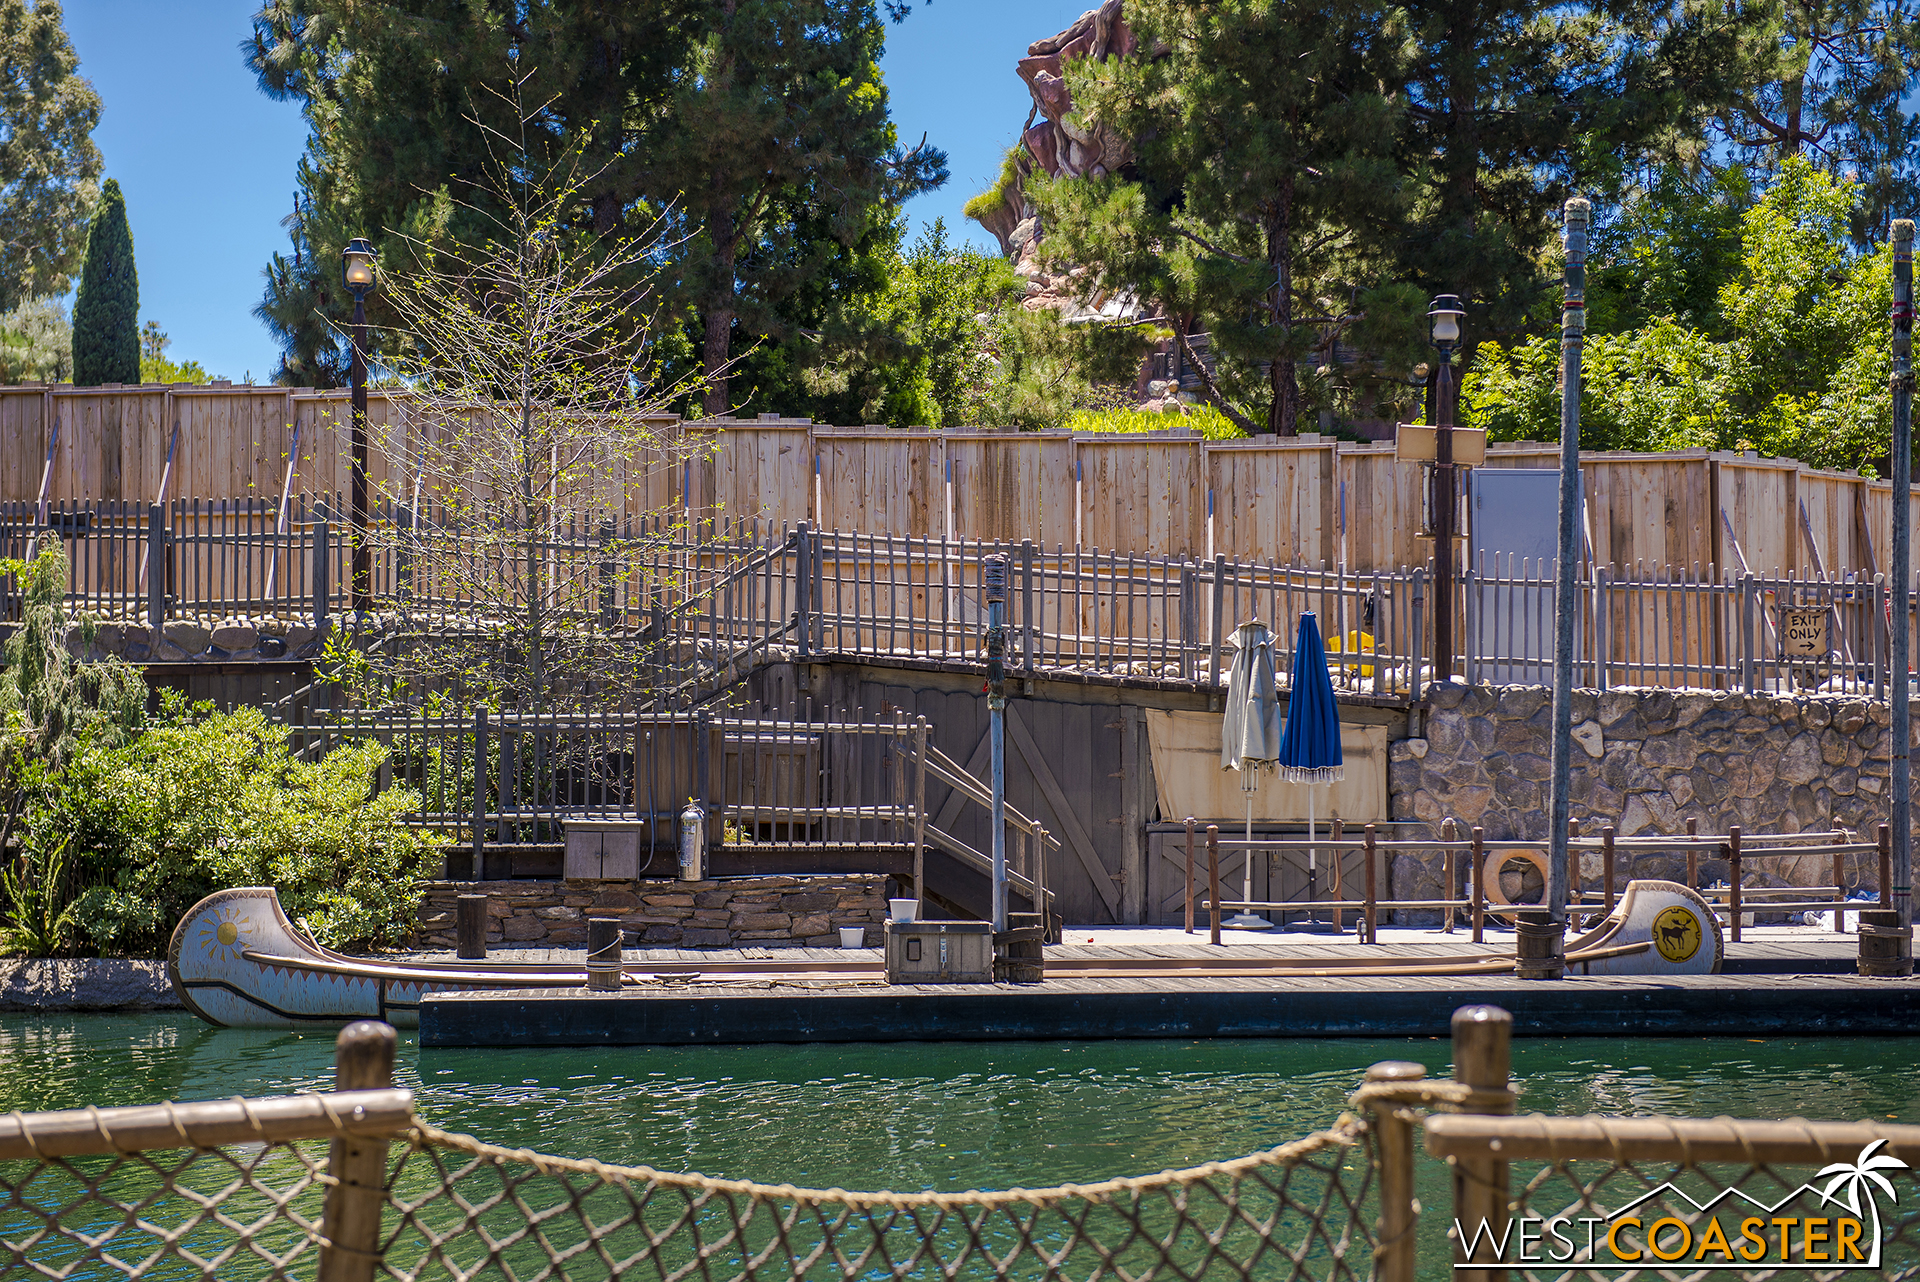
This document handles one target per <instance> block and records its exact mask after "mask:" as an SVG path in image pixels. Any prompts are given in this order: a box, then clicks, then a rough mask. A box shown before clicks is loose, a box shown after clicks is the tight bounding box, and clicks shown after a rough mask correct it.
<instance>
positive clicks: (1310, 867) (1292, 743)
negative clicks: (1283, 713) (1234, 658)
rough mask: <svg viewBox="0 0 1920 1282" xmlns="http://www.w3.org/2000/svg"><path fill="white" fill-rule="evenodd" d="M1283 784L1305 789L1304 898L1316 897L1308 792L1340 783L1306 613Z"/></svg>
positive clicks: (1325, 681) (1283, 752)
mask: <svg viewBox="0 0 1920 1282" xmlns="http://www.w3.org/2000/svg"><path fill="white" fill-rule="evenodd" d="M1276 760H1277V762H1278V765H1279V768H1280V773H1281V776H1282V777H1283V778H1285V779H1286V781H1287V782H1288V783H1303V784H1306V785H1308V787H1307V843H1308V846H1307V898H1308V899H1309V900H1311V899H1312V898H1313V897H1314V895H1315V894H1316V893H1317V891H1318V883H1319V873H1320V867H1319V857H1318V856H1319V852H1318V851H1316V850H1314V849H1313V845H1312V843H1313V794H1314V789H1315V788H1318V787H1322V786H1330V785H1332V784H1334V783H1336V782H1338V781H1339V780H1341V779H1344V778H1346V775H1347V770H1346V766H1345V765H1344V764H1343V761H1342V758H1341V755H1340V707H1339V705H1338V704H1337V703H1336V702H1334V698H1333V681H1332V679H1331V678H1329V677H1328V676H1327V652H1326V648H1325V647H1324V646H1322V645H1321V643H1320V622H1319V620H1317V619H1316V618H1314V616H1313V612H1312V611H1311V610H1309V611H1307V612H1305V613H1303V614H1302V615H1301V616H1300V635H1299V636H1298V637H1296V638H1295V640H1294V643H1293V688H1292V689H1291V690H1290V691H1288V694H1287V728H1286V731H1285V733H1283V734H1282V735H1281V736H1280V751H1279V753H1278V755H1277V758H1276Z"/></svg>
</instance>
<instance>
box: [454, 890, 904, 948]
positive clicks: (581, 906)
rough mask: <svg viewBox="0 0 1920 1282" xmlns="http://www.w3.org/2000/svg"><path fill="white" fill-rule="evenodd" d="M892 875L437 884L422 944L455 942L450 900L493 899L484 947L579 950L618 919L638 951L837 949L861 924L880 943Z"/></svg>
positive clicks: (872, 942)
mask: <svg viewBox="0 0 1920 1282" xmlns="http://www.w3.org/2000/svg"><path fill="white" fill-rule="evenodd" d="M888 881H889V879H888V878H887V877H886V876H884V875H881V874H878V873H857V874H849V875H844V876H811V877H808V876H796V877H739V878H728V879H726V880H724V881H674V880H670V879H647V880H642V881H477V882H476V881H436V882H433V883H431V884H429V885H428V887H427V892H426V898H425V900H424V901H423V903H422V904H421V907H420V944H421V946H422V947H423V948H452V947H453V946H454V942H455V940H454V901H455V900H456V898H457V897H458V896H460V895H473V894H484V895H487V896H490V897H491V901H492V902H491V903H489V905H488V912H489V913H490V914H491V920H490V921H489V923H488V929H487V942H488V943H490V944H502V945H508V946H513V947H519V948H542V947H546V948H581V947H584V946H585V945H586V942H587V918H588V917H589V916H593V917H617V918H619V919H620V921H621V922H622V924H623V926H624V928H625V929H626V930H628V931H630V932H632V935H633V937H634V939H635V941H636V942H637V943H638V944H639V945H640V946H641V947H650V948H738V947H743V946H750V947H756V948H783V947H786V948H797V947H802V946H812V947H815V948H838V947H839V946H840V933H839V932H840V927H842V926H860V927H863V928H865V930H866V932H867V933H866V943H867V945H868V946H869V947H877V946H878V945H879V943H880V926H881V923H882V922H884V921H885V920H886V916H887V891H888Z"/></svg>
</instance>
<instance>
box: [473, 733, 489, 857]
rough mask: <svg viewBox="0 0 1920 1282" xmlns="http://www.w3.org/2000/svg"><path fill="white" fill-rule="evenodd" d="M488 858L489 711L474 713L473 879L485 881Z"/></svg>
mask: <svg viewBox="0 0 1920 1282" xmlns="http://www.w3.org/2000/svg"><path fill="white" fill-rule="evenodd" d="M486 858H487V710H486V709H485V708H476V709H474V713H473V879H474V880H475V881H485V880H486V877H487V874H486Z"/></svg>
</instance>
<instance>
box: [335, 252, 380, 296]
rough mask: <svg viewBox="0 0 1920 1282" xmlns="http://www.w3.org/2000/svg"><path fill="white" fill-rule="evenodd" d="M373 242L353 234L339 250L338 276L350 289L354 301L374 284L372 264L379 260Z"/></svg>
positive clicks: (364, 294)
mask: <svg viewBox="0 0 1920 1282" xmlns="http://www.w3.org/2000/svg"><path fill="white" fill-rule="evenodd" d="M379 257H380V256H379V255H378V254H376V253H375V252H374V249H373V242H372V241H369V240H366V239H364V238H362V237H359V236H355V237H354V238H353V239H352V240H350V241H348V242H347V247H346V248H345V249H344V250H342V251H341V252H340V276H341V279H342V280H343V281H344V282H345V283H346V286H347V288H348V289H349V290H350V291H352V293H353V297H354V301H355V302H358V301H360V300H361V299H362V298H364V297H365V296H366V294H367V292H368V291H369V290H371V289H372V288H373V286H374V264H375V263H376V262H377V261H378V260H379Z"/></svg>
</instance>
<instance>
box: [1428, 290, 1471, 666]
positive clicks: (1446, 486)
mask: <svg viewBox="0 0 1920 1282" xmlns="http://www.w3.org/2000/svg"><path fill="white" fill-rule="evenodd" d="M1466 314H1467V309H1466V308H1464V307H1462V306H1461V305H1460V296H1459V295H1457V294H1440V295H1438V296H1436V297H1435V298H1434V300H1433V306H1432V307H1430V308H1428V309H1427V320H1428V323H1429V324H1430V325H1431V326H1432V333H1433V345H1434V346H1435V347H1436V348H1438V349H1439V351H1440V363H1439V365H1438V366H1437V367H1436V369H1435V371H1434V383H1433V427H1434V432H1433V498H1432V508H1433V596H1434V611H1433V676H1434V680H1436V681H1451V680H1453V558H1454V550H1453V517H1454V509H1453V502H1454V494H1455V492H1456V491H1457V489H1458V485H1457V483H1456V482H1455V481H1454V477H1453V415H1454V407H1455V404H1456V402H1457V401H1458V400H1459V388H1458V384H1457V383H1456V382H1455V380H1454V376H1453V352H1454V348H1456V347H1457V346H1458V345H1459V343H1460V318H1461V317H1463V316H1465V315H1466Z"/></svg>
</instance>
